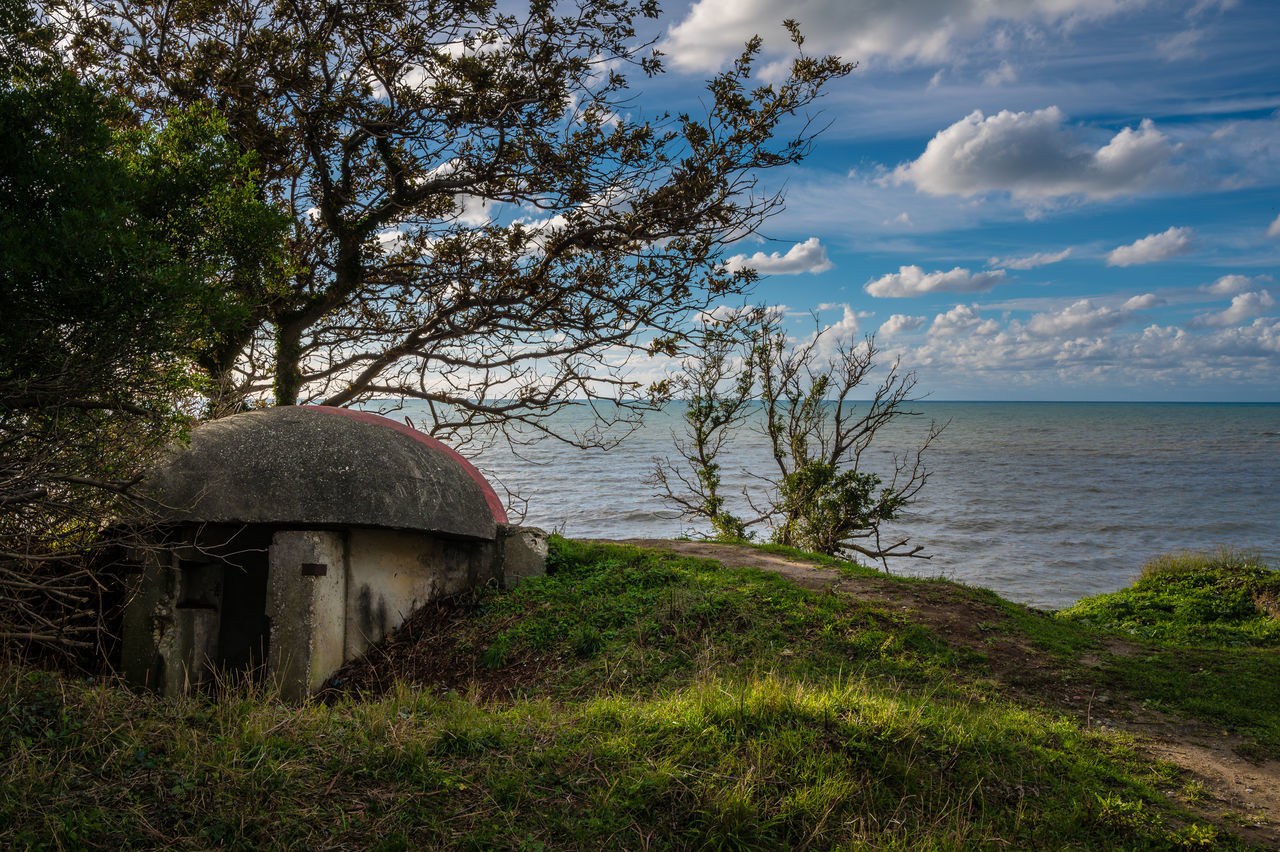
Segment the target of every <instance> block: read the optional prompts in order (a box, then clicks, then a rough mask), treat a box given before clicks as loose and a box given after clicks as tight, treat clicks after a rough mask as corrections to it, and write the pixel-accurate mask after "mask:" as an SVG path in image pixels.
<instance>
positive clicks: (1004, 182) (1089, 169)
mask: <svg viewBox="0 0 1280 852" xmlns="http://www.w3.org/2000/svg"><path fill="white" fill-rule="evenodd" d="M1065 120H1066V116H1065V115H1064V114H1063V112H1062V110H1060V109H1058V108H1057V107H1056V106H1051V107H1047V108H1046V109H1040V110H1036V111H1035V112H1011V111H1009V110H1001V111H1000V112H998V113H996V114H995V115H992V116H986V115H983V113H982V112H981V111H980V110H974V111H973V112H971V113H970V114H969V115H967V116H966V117H964V118H962V119H961V120H960V121H957V122H956V123H955V124H953V125H951V126H950V127H948V128H946V129H944V130H941V131H939V132H938V134H937V135H936V136H934V137H933V139H931V140H929V144H928V145H926V146H925V150H924V153H923V154H921V155H920V157H919V158H918V159H916V160H914V161H912V162H910V163H904V164H903V165H901V166H898V167H897V168H896V169H895V170H894V171H893V173H892V174H891V175H890V177H889V179H890V180H891V181H893V182H895V183H910V184H912V185H913V186H915V188H916V189H918V190H920V191H922V192H927V193H929V194H930V195H962V196H966V197H968V196H973V195H977V194H980V193H987V192H1008V193H1010V195H1012V196H1013V197H1014V198H1017V199H1021V200H1024V201H1044V200H1048V199H1053V198H1060V197H1063V196H1070V195H1083V196H1086V197H1088V198H1114V197H1116V196H1118V195H1127V194H1132V193H1134V192H1138V191H1141V190H1144V189H1147V188H1149V187H1151V186H1152V185H1154V184H1156V183H1158V182H1160V181H1161V180H1162V179H1164V178H1165V177H1166V176H1167V175H1168V172H1169V168H1170V166H1169V161H1170V159H1171V157H1172V156H1173V153H1174V150H1175V147H1174V145H1173V143H1172V142H1170V140H1169V139H1168V138H1167V137H1166V136H1165V135H1164V134H1163V133H1161V132H1160V131H1159V130H1156V127H1155V124H1154V123H1153V122H1151V120H1150V119H1144V120H1143V121H1142V123H1141V124H1140V125H1139V127H1138V128H1137V129H1136V130H1135V129H1133V128H1129V127H1126V128H1124V129H1123V130H1121V131H1120V132H1119V133H1117V134H1116V135H1115V136H1113V137H1112V138H1111V140H1110V141H1109V142H1107V144H1105V145H1103V146H1101V147H1095V146H1093V145H1089V144H1087V143H1085V142H1084V141H1082V140H1081V139H1080V138H1078V135H1077V134H1076V133H1075V132H1073V131H1072V130H1071V129H1069V128H1067V127H1064V125H1063V123H1064V121H1065Z"/></svg>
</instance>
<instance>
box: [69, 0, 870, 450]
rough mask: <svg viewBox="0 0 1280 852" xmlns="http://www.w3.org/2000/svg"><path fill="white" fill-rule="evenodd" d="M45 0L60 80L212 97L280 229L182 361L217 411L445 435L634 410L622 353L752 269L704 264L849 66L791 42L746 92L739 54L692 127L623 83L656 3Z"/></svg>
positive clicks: (644, 60) (645, 55) (643, 59)
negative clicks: (613, 408) (286, 264)
mask: <svg viewBox="0 0 1280 852" xmlns="http://www.w3.org/2000/svg"><path fill="white" fill-rule="evenodd" d="M66 5H67V7H68V8H67V9H65V10H64V12H63V14H62V19H64V20H66V21H68V22H69V23H68V24H67V27H68V30H69V33H70V35H71V36H73V38H72V39H71V41H70V42H69V43H70V44H71V45H72V46H73V50H74V52H75V54H76V55H77V56H78V57H79V58H80V62H81V65H82V67H84V68H85V69H93V70H94V72H95V73H104V74H106V75H107V76H108V77H109V78H110V79H111V80H112V82H113V84H114V85H115V86H117V87H118V89H119V90H120V91H123V92H127V93H129V96H130V97H131V98H132V99H134V100H135V101H136V102H138V103H139V104H141V105H142V106H143V107H144V108H145V109H147V110H149V111H151V114H153V115H154V114H158V113H160V112H163V111H165V110H168V109H172V108H173V107H174V106H176V105H184V104H191V103H196V102H208V103H211V104H213V105H214V106H215V107H216V108H217V109H218V110H219V111H221V112H223V113H224V114H226V115H227V117H228V119H229V122H230V128H231V133H232V136H233V137H234V139H235V140H236V142H237V144H239V145H241V146H242V147H243V148H244V149H245V150H247V151H252V152H254V153H256V154H257V156H258V159H259V161H260V162H261V164H262V168H263V186H264V189H265V193H266V197H267V198H268V199H269V200H270V201H271V202H272V203H275V204H278V205H281V206H282V207H283V208H284V209H286V210H287V211H288V212H289V214H290V215H291V218H292V223H293V231H292V235H291V237H290V240H289V251H290V257H291V264H290V268H289V272H288V274H287V275H285V276H282V277H281V278H280V279H279V280H278V281H276V282H275V284H274V286H273V287H271V288H270V290H269V292H268V293H267V294H265V297H264V298H249V299H245V301H246V302H247V303H250V304H252V305H253V309H252V311H251V312H250V313H249V314H247V315H246V316H244V317H243V320H242V321H241V322H239V323H238V324H236V325H235V326H234V327H228V328H225V329H224V330H223V333H222V335H221V337H220V338H219V340H218V343H217V345H215V346H213V347H211V348H210V349H209V351H208V352H207V353H205V355H204V356H202V359H201V362H200V363H201V366H202V367H203V368H204V369H205V370H206V371H207V372H208V373H209V375H210V376H211V377H212V378H213V380H214V385H215V391H216V392H215V398H214V405H213V409H214V410H215V411H219V410H229V409H234V408H235V407H237V406H240V405H243V404H244V403H245V401H246V400H254V399H259V398H268V397H269V398H270V399H271V400H272V401H273V402H274V403H275V404H279V405H291V404H294V403H296V402H314V403H323V404H326V405H351V404H357V403H361V402H366V401H368V400H370V399H373V398H378V397H394V398H398V399H403V398H410V399H416V400H421V401H424V402H426V403H427V404H428V406H429V412H430V413H429V416H428V417H427V418H425V419H426V420H428V421H429V422H425V423H424V424H423V426H424V428H427V429H429V430H430V431H432V432H434V433H436V434H443V435H450V436H452V437H453V438H454V439H455V440H465V439H466V438H467V437H468V436H469V435H471V434H473V433H474V432H475V431H476V430H479V429H487V428H490V427H494V426H503V425H512V424H525V425H527V426H532V427H534V428H535V429H543V430H545V429H548V428H549V427H548V425H547V422H546V418H547V416H548V415H549V414H550V413H551V412H552V411H554V409H555V408H556V407H557V406H558V405H559V404H560V403H562V402H564V401H565V400H567V399H570V398H578V399H600V398H608V399H622V400H624V401H625V400H627V399H634V398H635V397H636V396H637V395H638V394H639V393H640V392H641V389H639V388H637V387H635V386H634V384H633V383H631V382H629V381H627V379H626V376H625V371H624V370H623V369H622V368H621V366H620V362H621V361H623V360H625V358H626V357H628V355H630V354H634V353H638V352H645V351H648V350H651V349H662V348H664V347H667V346H669V345H670V341H671V340H672V339H673V338H674V337H677V336H678V335H680V334H681V333H682V332H683V330H684V321H685V320H686V318H687V317H688V316H689V314H690V311H691V310H695V309H698V308H701V307H705V306H706V305H708V304H710V303H711V302H713V301H715V300H717V299H719V298H721V297H723V296H724V295H726V294H729V293H733V292H738V291H741V290H742V289H743V288H744V287H746V286H747V285H749V283H750V282H751V280H752V279H753V277H754V273H752V272H750V271H747V270H741V271H736V272H729V271H727V270H726V269H725V267H724V265H723V264H722V263H720V262H719V261H720V257H721V253H722V249H723V247H724V246H725V245H726V244H727V243H728V242H730V241H733V240H735V239H738V238H741V237H742V236H744V235H746V234H747V233H750V232H751V231H753V230H754V229H756V228H757V227H759V225H760V223H761V222H762V221H763V220H764V219H765V218H766V217H767V216H768V215H769V214H770V213H771V212H773V211H775V210H776V209H777V207H778V205H779V204H780V203H781V199H780V197H779V196H777V195H772V194H762V193H760V192H759V187H758V183H757V181H758V178H759V175H760V173H761V172H762V171H764V170H768V169H773V168H777V167H780V166H783V165H786V164H789V163H794V162H796V161H798V160H800V159H801V158H803V157H804V156H805V155H806V153H807V152H808V151H809V149H810V145H811V142H812V139H813V130H812V128H811V126H810V124H809V123H808V121H805V120H798V121H797V122H796V124H797V126H796V127H794V128H792V131H793V132H791V133H790V134H789V135H785V136H783V135H782V134H783V132H784V130H785V129H786V128H787V127H790V125H788V122H789V121H790V120H791V119H792V118H793V117H794V116H797V115H798V114H799V113H802V112H803V111H804V109H805V108H806V107H807V106H808V105H809V104H811V103H812V102H813V101H814V99H815V98H816V97H817V96H818V95H819V92H820V91H821V90H822V88H823V87H824V86H825V85H826V84H827V83H828V82H829V81H831V80H832V79H834V78H837V77H839V76H841V75H843V74H845V73H847V72H848V71H849V70H850V67H851V66H850V65H848V64H846V63H843V62H841V61H839V60H837V59H835V58H831V57H825V58H812V57H808V56H805V55H804V54H803V53H798V55H797V57H796V59H795V60H794V62H793V63H792V65H791V69H790V73H789V75H788V76H787V77H786V78H785V79H783V80H781V81H780V82H778V83H776V84H772V85H760V86H756V87H755V88H748V86H749V84H750V78H751V75H752V72H753V70H754V65H755V61H756V57H757V54H758V52H759V49H760V41H759V40H758V39H755V40H753V41H751V42H750V43H749V44H748V45H747V47H746V50H745V52H744V53H743V55H742V56H741V58H740V59H739V60H738V61H737V62H736V63H735V64H734V65H733V67H732V68H731V69H729V70H728V71H726V72H725V73H723V74H720V75H718V76H716V77H715V78H714V79H713V80H711V81H710V82H709V84H708V107H707V113H706V115H704V116H701V117H696V116H692V115H684V114H681V115H667V114H662V115H658V116H654V117H653V118H652V119H645V118H633V117H632V116H631V115H630V114H629V110H631V109H632V108H633V107H634V104H633V103H632V102H631V100H630V97H631V95H630V93H629V89H628V81H627V79H626V77H625V76H624V74H623V71H626V70H628V69H630V70H633V71H638V72H640V73H643V74H646V75H649V76H653V75H657V74H659V73H661V70H662V67H661V60H660V57H659V55H658V54H657V53H656V52H654V51H651V50H650V46H647V45H644V44H642V43H638V41H637V35H636V32H637V30H636V25H637V23H638V22H642V21H644V20H646V19H652V18H656V17H657V15H658V11H659V10H658V6H657V4H656V3H655V2H653V0H584V2H580V3H577V4H558V3H556V2H555V0H531V2H530V3H529V8H528V11H527V14H524V15H522V16H519V17H517V16H514V15H512V14H508V13H507V12H506V11H504V8H505V7H500V6H499V4H496V3H494V2H492V0H376V1H375V0H338V1H337V2H328V3H310V2H303V0H234V2H230V3H183V4H173V3H169V2H162V0H76V2H72V0H68V2H67V4H66ZM790 26H791V29H792V32H793V36H794V40H795V43H796V45H797V48H799V45H800V44H801V39H800V37H799V33H798V30H797V29H796V28H795V26H794V25H790ZM780 137H781V138H780Z"/></svg>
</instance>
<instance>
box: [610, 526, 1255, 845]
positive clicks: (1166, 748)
mask: <svg viewBox="0 0 1280 852" xmlns="http://www.w3.org/2000/svg"><path fill="white" fill-rule="evenodd" d="M599 540H600V541H611V542H613V543H617V544H630V545H635V546H637V547H644V548H652V549H654V550H666V551H671V552H673V553H678V554H680V555H682V556H695V557H701V558H704V559H714V560H716V561H718V562H720V563H721V564H723V565H726V566H730V567H750V568H759V569H762V570H765V571H774V572H776V573H778V574H781V575H782V576H784V577H786V578H787V579H789V580H791V581H793V582H795V583H797V584H799V585H801V586H804V587H806V588H810V589H830V590H831V591H833V592H837V593H843V594H850V595H855V596H858V597H861V598H869V599H873V600H882V601H885V602H886V603H887V604H889V605H890V606H892V607H894V608H896V609H902V610H905V611H907V612H909V613H910V614H911V617H912V619H914V620H917V621H919V622H921V623H924V624H926V625H927V626H929V627H931V628H932V629H934V630H935V631H936V632H937V633H938V634H939V635H941V636H943V637H944V638H946V639H947V640H948V641H951V642H953V643H954V644H958V645H964V646H967V647H970V648H973V649H974V650H976V651H979V652H981V653H982V654H984V655H985V656H986V657H987V659H988V660H989V662H990V665H991V670H992V674H993V675H994V676H995V677H997V678H998V679H1000V680H1002V681H1003V682H1006V683H1008V684H1009V685H1010V686H1011V687H1012V688H1013V689H1015V690H1018V691H1023V692H1025V693H1028V694H1031V695H1033V696H1034V697H1036V698H1038V699H1040V700H1043V701H1044V702H1045V703H1047V704H1049V705H1051V706H1053V707H1055V708H1057V709H1058V710H1060V711H1061V712H1063V713H1067V714H1070V715H1073V716H1077V717H1081V718H1084V719H1087V724H1091V725H1106V726H1110V727H1113V728H1117V729H1120V730H1125V731H1128V732H1131V733H1133V734H1135V735H1137V736H1139V737H1140V742H1141V744H1142V746H1143V748H1144V749H1145V750H1146V752H1147V753H1148V754H1150V755H1151V756H1152V757H1154V758H1157V759H1159V760H1165V761H1168V762H1170V763H1174V764H1176V765H1178V766H1180V767H1182V769H1183V770H1184V771H1185V772H1186V773H1187V777H1186V778H1185V781H1187V782H1191V781H1194V782H1197V783H1199V784H1200V785H1201V786H1202V788H1203V790H1204V793H1205V795H1204V796H1203V797H1202V798H1200V799H1199V801H1192V802H1190V803H1187V802H1184V804H1186V805H1187V807H1189V808H1190V809H1191V810H1193V811H1196V812H1197V813H1199V814H1200V816H1202V817H1203V818H1205V819H1208V820H1211V821H1213V822H1216V823H1219V824H1221V825H1223V827H1224V828H1226V829H1228V830H1229V831H1231V832H1233V833H1236V834H1239V835H1241V836H1243V837H1244V838H1245V839H1246V840H1247V841H1249V842H1252V843H1257V844H1260V845H1262V846H1263V847H1264V848H1276V849H1280V762H1278V761H1274V760H1268V761H1262V762H1256V761H1251V760H1247V759H1245V758H1243V757H1241V756H1240V754H1239V753H1238V751H1237V748H1238V747H1239V746H1241V745H1242V742H1243V741H1242V740H1240V739H1239V738H1237V737H1232V736H1230V735H1229V734H1227V733H1224V732H1222V731H1217V730H1214V729H1213V728H1211V727H1209V726H1207V725H1204V724H1202V723H1198V722H1187V721H1184V720H1175V719H1172V718H1169V717H1165V716H1162V715H1160V714H1155V713H1152V712H1150V711H1147V710H1145V709H1144V708H1142V707H1141V706H1140V705H1136V704H1134V703H1126V702H1124V701H1122V700H1119V698H1118V697H1117V700H1114V701H1111V700H1108V701H1106V702H1102V703H1099V702H1096V701H1095V699H1096V695H1094V694H1089V695H1085V694H1082V690H1081V687H1080V684H1079V683H1078V682H1077V683H1075V684H1074V685H1067V684H1066V683H1064V682H1063V681H1062V680H1060V679H1059V678H1058V677H1057V674H1058V672H1057V670H1056V669H1055V668H1054V667H1053V664H1052V663H1050V662H1047V661H1046V659H1045V655H1043V654H1040V653H1038V652H1037V651H1036V650H1035V649H1034V648H1031V647H1030V646H1028V645H1026V644H1025V643H1023V642H1021V641H1019V640H1017V639H1014V638H1010V637H1003V636H1000V635H993V634H992V633H990V632H987V630H986V629H984V625H986V624H989V623H990V622H991V621H992V620H997V621H1000V620H1003V616H1002V614H1001V613H1000V611H999V609H998V608H996V607H995V606H994V605H992V604H989V603H985V602H983V601H981V600H978V599H976V598H974V597H969V596H967V595H964V594H957V592H956V587H954V586H948V585H942V584H932V583H929V584H924V583H921V584H912V585H904V584H899V583H893V582H892V581H890V580H888V579H886V578H880V577H865V578H861V577H860V578H848V577H841V576H840V574H839V573H838V572H836V571H834V570H832V569H830V568H825V567H823V566H821V565H819V564H815V563H810V562H802V561H797V560H793V559H789V558H787V557H785V556H778V555H776V554H772V553H764V552H761V551H759V550H756V549H755V548H751V547H746V546H741V545H732V544H717V543H713V542H704V541H676V540H672V539H599ZM1045 617H1049V616H1048V615H1047V614H1046V615H1045ZM1137 650H1138V649H1137V648H1136V647H1133V646H1125V645H1123V644H1121V643H1115V645H1114V647H1112V648H1111V649H1110V651H1111V652H1112V653H1115V654H1126V653H1133V652H1136V651H1137ZM1080 662H1081V663H1082V664H1083V665H1085V666H1090V665H1097V664H1098V661H1097V659H1096V658H1082V659H1081V660H1080ZM1227 815H1230V817H1229V818H1227Z"/></svg>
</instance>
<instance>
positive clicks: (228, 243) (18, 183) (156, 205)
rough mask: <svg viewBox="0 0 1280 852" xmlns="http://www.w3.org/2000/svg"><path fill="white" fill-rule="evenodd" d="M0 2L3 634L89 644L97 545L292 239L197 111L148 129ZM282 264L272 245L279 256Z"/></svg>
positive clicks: (177, 426)
mask: <svg viewBox="0 0 1280 852" xmlns="http://www.w3.org/2000/svg"><path fill="white" fill-rule="evenodd" d="M54 38H55V34H54V33H53V32H52V31H51V30H50V29H48V28H47V27H40V26H39V25H38V22H37V21H36V19H35V17H34V15H33V14H32V12H31V11H30V9H28V8H27V7H26V5H25V4H24V3H22V2H18V0H0V43H2V44H4V45H5V46H6V48H5V49H4V50H3V51H2V52H0V57H2V58H0V64H2V67H0V73H2V74H3V76H2V77H0V316H2V317H3V318H4V322H3V323H2V324H0V642H5V643H9V642H21V643H26V644H32V643H34V644H36V645H42V646H46V647H53V648H59V649H63V650H73V649H78V648H86V647H92V646H93V645H94V644H95V643H96V642H97V641H98V638H99V636H98V631H99V628H100V626H101V622H100V620H99V618H100V615H101V612H100V608H99V607H98V606H97V605H96V602H95V598H96V597H97V595H98V594H99V593H100V592H101V591H102V585H101V583H100V582H99V580H98V578H97V577H96V576H95V573H94V567H93V559H94V554H95V552H98V551H101V550H102V549H103V548H104V547H107V546H109V545H111V544H117V543H119V542H118V541H112V540H110V539H109V538H104V537H103V535H102V533H103V530H104V529H105V528H106V526H107V524H108V523H109V522H110V521H111V520H112V518H113V517H117V516H118V514H119V513H120V512H121V511H122V510H123V509H124V507H125V506H126V505H127V504H128V503H129V501H130V500H131V499H132V487H133V485H134V484H135V483H136V482H137V479H138V477H139V475H140V472H141V470H142V469H143V468H144V466H145V465H146V464H147V462H148V461H149V460H150V459H151V458H152V457H153V456H154V454H155V453H156V452H158V451H159V449H161V448H162V447H163V446H164V445H165V444H167V443H168V442H169V441H171V440H173V439H174V438H175V437H177V436H179V435H180V434H181V432H182V429H183V428H184V426H185V423H186V422H187V415H188V414H189V413H190V412H191V406H192V400H193V399H198V397H199V394H200V388H199V387H198V383H199V371H198V370H197V369H196V367H195V364H194V359H195V358H196V357H197V356H198V355H199V354H200V353H201V352H202V351H203V347H204V346H206V345H207V342H208V341H209V340H210V339H211V338H212V337H213V336H215V335H216V334H217V333H218V329H219V327H220V326H221V325H223V324H226V323H234V322H237V321H238V320H237V319H236V318H237V317H238V316H240V315H242V314H243V313H244V312H245V311H247V310H248V309H249V306H247V305H245V304H241V303H239V302H237V301H236V300H235V299H233V298H228V297H227V295H226V294H225V293H224V292H223V291H222V289H221V287H220V282H221V281H222V280H223V279H224V278H225V277H227V276H228V275H232V274H234V275H238V276H240V277H242V278H244V279H245V280H249V279H252V278H255V277H257V278H259V279H261V278H264V277H265V275H266V273H267V270H268V269H270V268H272V265H273V258H274V254H278V251H275V250H274V247H277V246H278V245H279V244H280V241H281V239H282V237H283V229H282V226H283V223H282V221H281V219H280V217H279V216H278V215H277V214H275V213H274V212H273V211H272V210H270V209H269V208H268V207H266V206H265V205H263V204H262V203H261V202H260V201H259V200H258V198H257V190H256V188H255V186H254V184H253V174H252V170H251V168H250V163H249V161H248V158H246V157H245V155H244V154H242V153H241V152H239V151H236V150H235V149H234V147H233V146H232V145H231V144H230V143H229V141H228V139H227V138H226V132H225V131H226V123H225V121H223V120H221V119H220V118H218V117H217V116H216V115H215V114H214V113H212V112H210V111H208V110H200V109H193V110H188V111H186V112H183V113H176V114H174V115H171V116H170V117H169V120H168V121H167V123H166V125H165V127H164V128H163V129H155V128H148V127H145V126H140V125H138V124H137V123H136V121H134V120H133V116H132V115H131V113H130V111H129V110H128V108H127V105H126V104H124V103H122V102H120V101H118V100H113V99H111V98H108V97H105V96H104V95H103V94H102V93H101V92H99V91H97V90H96V89H94V88H93V87H91V86H87V85H84V84H82V83H81V82H80V81H79V80H77V79H76V77H75V76H73V75H72V74H70V73H68V72H66V71H65V70H64V69H63V68H62V67H61V66H60V61H59V55H58V52H57V51H56V50H55V49H54V41H53V40H54ZM273 252H274V253H273Z"/></svg>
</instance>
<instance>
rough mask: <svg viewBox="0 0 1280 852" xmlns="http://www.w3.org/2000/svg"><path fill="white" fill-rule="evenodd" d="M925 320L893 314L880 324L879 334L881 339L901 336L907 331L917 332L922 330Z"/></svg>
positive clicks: (923, 318)
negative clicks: (896, 335)
mask: <svg viewBox="0 0 1280 852" xmlns="http://www.w3.org/2000/svg"><path fill="white" fill-rule="evenodd" d="M926 320H927V318H926V317H914V316H910V315H908V314H894V315H893V316H891V317H889V318H888V319H887V320H885V321H884V322H883V323H881V325H880V331H879V334H880V335H881V336H883V337H893V336H894V335H895V334H902V333H903V332H907V331H919V330H920V329H921V328H924V324H925V322H926Z"/></svg>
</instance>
